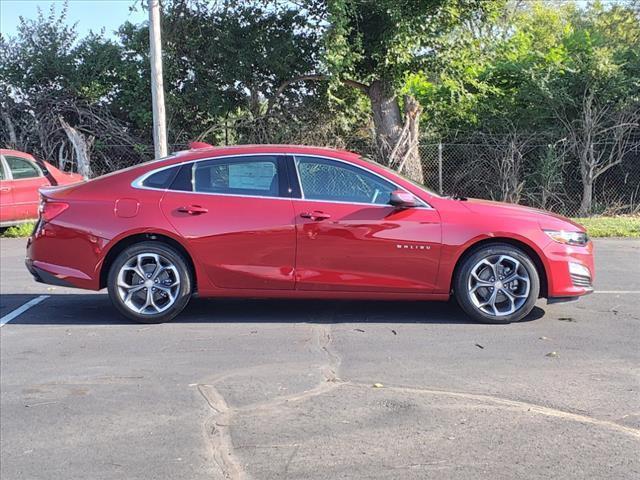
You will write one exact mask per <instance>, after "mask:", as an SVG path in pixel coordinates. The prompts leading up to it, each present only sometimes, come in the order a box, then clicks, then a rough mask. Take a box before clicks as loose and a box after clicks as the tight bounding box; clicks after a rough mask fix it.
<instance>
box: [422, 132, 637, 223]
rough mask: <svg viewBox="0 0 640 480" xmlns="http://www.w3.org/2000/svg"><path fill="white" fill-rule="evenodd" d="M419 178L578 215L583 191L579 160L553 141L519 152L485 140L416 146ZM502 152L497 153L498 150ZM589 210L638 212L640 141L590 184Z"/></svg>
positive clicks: (455, 190)
mask: <svg viewBox="0 0 640 480" xmlns="http://www.w3.org/2000/svg"><path fill="white" fill-rule="evenodd" d="M419 152H420V158H421V161H422V167H423V173H424V179H425V181H424V183H425V185H426V186H427V187H428V188H430V189H431V190H433V191H435V192H437V193H440V194H443V195H459V196H464V197H473V198H484V199H490V200H498V201H506V202H511V203H519V204H522V205H527V206H532V207H536V208H542V209H544V210H550V211H553V212H556V213H559V214H562V215H566V216H572V217H573V216H578V215H579V212H580V204H581V200H582V195H583V185H582V180H581V176H580V166H579V165H578V164H577V161H575V160H574V159H571V158H570V157H569V156H568V155H566V154H564V153H562V152H561V151H560V153H558V150H556V149H554V148H553V146H552V145H547V144H544V145H543V144H539V145H529V146H528V148H527V150H526V153H525V154H524V155H509V154H504V152H498V151H496V149H495V148H494V147H492V146H487V145H486V144H471V143H465V144H451V143H433V144H421V145H420V146H419ZM500 153H502V154H500ZM591 213H592V214H598V215H619V214H638V213H640V143H638V146H637V147H636V148H635V149H634V150H633V151H632V152H631V153H630V154H628V155H626V157H625V158H623V159H622V162H621V163H620V164H618V165H615V166H613V167H612V168H610V169H609V170H607V171H606V172H605V173H603V174H602V175H601V176H600V177H598V178H597V179H596V180H595V182H594V185H593V202H592V210H591Z"/></svg>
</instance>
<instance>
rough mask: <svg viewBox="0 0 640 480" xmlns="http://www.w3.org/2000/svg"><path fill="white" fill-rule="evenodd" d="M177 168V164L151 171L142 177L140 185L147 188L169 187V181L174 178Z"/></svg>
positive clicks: (178, 167)
mask: <svg viewBox="0 0 640 480" xmlns="http://www.w3.org/2000/svg"><path fill="white" fill-rule="evenodd" d="M179 169H180V166H177V167H171V168H165V169H164V170H160V171H159V172H156V173H153V174H151V175H149V176H148V177H147V178H145V179H144V181H143V182H142V186H143V187H147V188H161V189H166V188H169V185H171V182H173V179H174V178H175V176H176V174H177V173H178V170H179Z"/></svg>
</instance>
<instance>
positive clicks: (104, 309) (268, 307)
mask: <svg viewBox="0 0 640 480" xmlns="http://www.w3.org/2000/svg"><path fill="white" fill-rule="evenodd" d="M36 296H37V295H17V294H16V295H13V294H8V295H2V296H0V304H2V305H11V306H12V307H11V308H12V309H13V308H17V307H19V306H20V305H22V304H24V303H25V302H27V301H29V300H30V299H31V298H35V297H36ZM14 305H15V307H13V306H14ZM3 310H5V312H3V313H6V310H7V309H3ZM544 313H545V312H544V310H543V309H541V308H540V307H535V308H534V309H533V311H532V312H531V313H530V314H529V315H528V316H527V317H526V318H525V319H524V320H523V321H524V322H527V321H531V320H536V319H538V318H540V317H542V316H543V315H544ZM369 322H370V323H396V324H397V323H446V324H451V323H460V324H464V323H475V322H473V320H471V319H469V318H468V317H467V316H466V315H465V314H464V312H462V310H460V308H459V307H458V305H457V304H456V303H455V301H450V302H425V301H382V300H366V301H365V300H288V299H277V300H274V299H269V300H264V299H200V298H194V299H192V300H191V302H190V303H189V305H188V306H187V308H186V309H185V310H184V311H183V312H182V313H181V314H180V315H179V316H178V317H177V318H176V319H175V320H173V323H325V324H326V323H328V324H332V323H369ZM132 323H133V322H131V321H129V320H127V319H125V318H124V317H122V316H121V315H120V314H119V313H118V312H117V311H116V310H115V308H114V307H113V306H112V305H111V301H110V300H109V297H108V296H107V295H106V294H77V295H76V294H53V295H50V296H49V298H47V299H46V300H45V301H43V302H41V303H39V304H38V305H36V306H34V307H33V308H31V309H29V310H27V311H26V312H24V313H23V314H21V315H20V316H18V317H17V318H15V319H13V320H12V321H11V324H24V325H117V324H132Z"/></svg>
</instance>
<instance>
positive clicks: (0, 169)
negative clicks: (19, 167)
mask: <svg viewBox="0 0 640 480" xmlns="http://www.w3.org/2000/svg"><path fill="white" fill-rule="evenodd" d="M5 178H6V177H5V176H4V165H3V164H2V162H0V180H4V179H5Z"/></svg>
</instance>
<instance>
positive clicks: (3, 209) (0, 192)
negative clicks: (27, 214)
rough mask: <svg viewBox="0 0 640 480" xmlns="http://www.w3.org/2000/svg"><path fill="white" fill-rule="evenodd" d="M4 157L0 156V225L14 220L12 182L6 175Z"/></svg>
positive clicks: (7, 170) (6, 169)
mask: <svg viewBox="0 0 640 480" xmlns="http://www.w3.org/2000/svg"><path fill="white" fill-rule="evenodd" d="M8 172H9V169H8V168H7V166H6V164H5V161H4V155H0V225H3V224H8V223H9V222H12V221H14V220H15V205H14V204H13V181H12V180H11V176H10V175H9V174H8Z"/></svg>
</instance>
